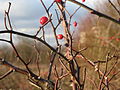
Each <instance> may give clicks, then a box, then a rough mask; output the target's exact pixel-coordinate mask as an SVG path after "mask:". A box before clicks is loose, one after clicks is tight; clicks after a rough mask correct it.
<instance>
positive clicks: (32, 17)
mask: <svg viewBox="0 0 120 90" xmlns="http://www.w3.org/2000/svg"><path fill="white" fill-rule="evenodd" d="M43 1H44V3H45V5H46V6H49V5H50V4H51V3H52V2H53V0H43ZM78 1H80V0H78ZM93 1H95V0H86V2H85V4H87V5H89V6H93ZM8 2H11V3H12V6H11V11H10V18H11V21H12V25H13V28H14V30H17V31H21V32H28V33H35V31H37V30H38V28H39V26H40V24H39V18H40V17H42V16H45V15H46V13H45V10H44V8H43V6H42V5H41V3H40V0H0V30H3V29H4V20H3V18H4V10H7V8H8ZM90 2H92V3H90ZM66 6H67V10H68V11H69V12H70V13H72V12H73V10H75V9H76V8H77V7H78V6H76V5H74V4H72V3H69V2H68V3H67V5H66ZM54 8H56V6H55V5H54V6H53V7H52V8H51V10H50V12H51V13H52V14H53V17H54V13H55V10H54ZM84 11H85V10H84V9H80V10H79V11H78V12H77V13H76V14H75V16H74V17H73V19H72V21H77V22H79V19H80V18H79V17H80V16H83V17H84V16H85V13H84ZM53 20H54V21H55V20H57V19H55V18H53ZM48 27H49V25H48V26H46V28H48ZM48 29H50V28H48ZM49 33H50V32H48V34H49ZM47 37H51V35H48V36H47Z"/></svg>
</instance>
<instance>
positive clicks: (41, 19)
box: [40, 16, 48, 25]
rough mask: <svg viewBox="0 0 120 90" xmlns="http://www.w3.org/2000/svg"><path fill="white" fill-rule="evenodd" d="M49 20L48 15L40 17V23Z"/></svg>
mask: <svg viewBox="0 0 120 90" xmlns="http://www.w3.org/2000/svg"><path fill="white" fill-rule="evenodd" d="M47 21H48V18H47V17H46V16H43V17H41V18H40V24H42V25H43V24H45V23H46V22H47Z"/></svg>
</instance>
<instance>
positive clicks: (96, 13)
mask: <svg viewBox="0 0 120 90" xmlns="http://www.w3.org/2000/svg"><path fill="white" fill-rule="evenodd" d="M67 1H70V2H72V3H74V4H77V5H79V6H81V7H83V8H85V9H86V10H88V11H89V12H93V13H94V14H95V15H97V16H99V17H103V18H106V19H108V20H110V21H113V22H115V23H116V24H119V25H120V21H118V20H115V19H114V18H112V17H110V16H108V15H105V14H103V13H100V12H98V11H96V10H94V9H92V8H90V7H88V6H86V5H84V4H82V3H80V2H78V1H76V0H67Z"/></svg>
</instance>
